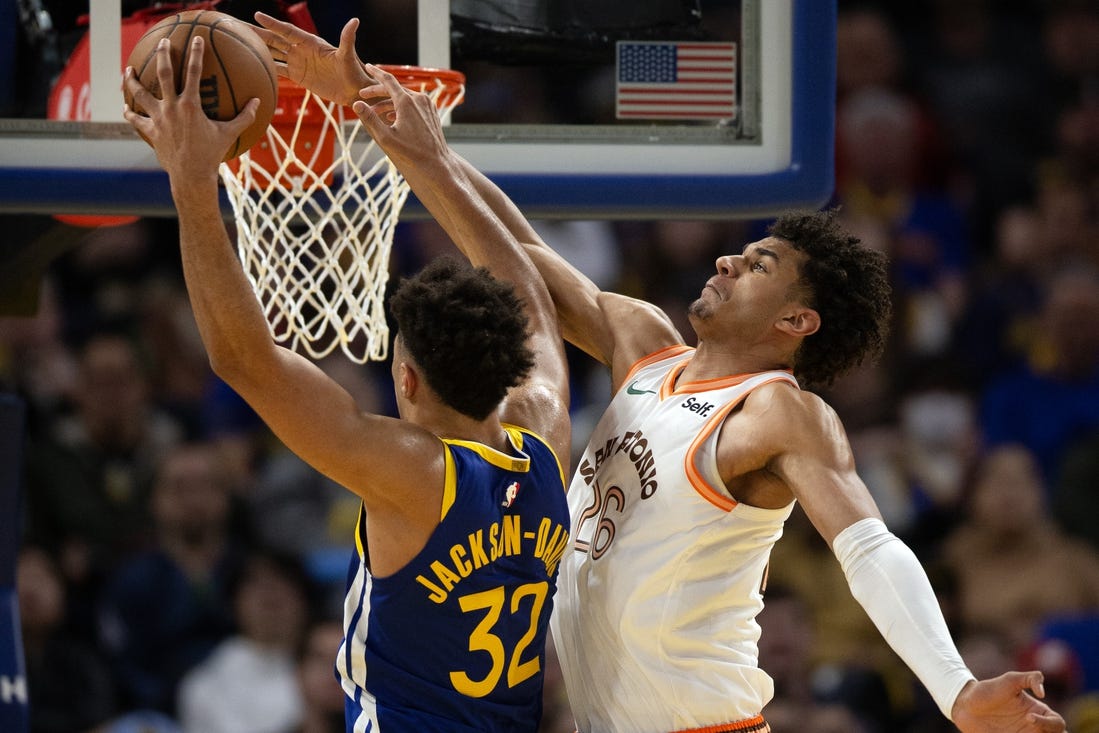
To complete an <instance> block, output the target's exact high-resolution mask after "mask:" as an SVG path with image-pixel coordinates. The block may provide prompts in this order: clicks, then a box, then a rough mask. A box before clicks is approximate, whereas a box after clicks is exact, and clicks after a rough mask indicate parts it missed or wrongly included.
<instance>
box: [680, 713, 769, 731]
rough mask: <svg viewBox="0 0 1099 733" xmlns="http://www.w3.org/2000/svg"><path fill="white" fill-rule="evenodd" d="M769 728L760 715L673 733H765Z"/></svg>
mask: <svg viewBox="0 0 1099 733" xmlns="http://www.w3.org/2000/svg"><path fill="white" fill-rule="evenodd" d="M770 730H771V726H769V725H768V724H767V721H766V720H764V719H763V716H762V715H757V716H756V717H754V718H746V719H745V720H737V721H734V722H732V723H720V724H718V725H707V726H706V727H705V728H687V729H684V730H679V731H675V733H766V732H767V731H770Z"/></svg>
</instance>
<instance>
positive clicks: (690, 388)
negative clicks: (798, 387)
mask: <svg viewBox="0 0 1099 733" xmlns="http://www.w3.org/2000/svg"><path fill="white" fill-rule="evenodd" d="M690 361H691V360H690V359H684V360H683V361H682V362H680V363H679V364H676V365H675V366H674V367H672V368H671V370H670V371H669V372H668V373H667V374H666V375H665V376H664V382H663V383H662V384H661V385H660V399H664V398H666V397H671V396H672V395H673V394H694V393H696V392H706V391H709V390H712V389H725V388H726V387H735V386H736V385H738V384H740V383H741V382H744V381H745V380H748V379H751V378H752V377H754V376H755V375H756V374H758V373H759V372H751V373H748V374H732V375H729V376H726V377H714V378H713V379H700V380H698V381H697V382H684V383H683V384H678V385H677V384H676V381H677V380H678V379H679V375H680V374H682V373H683V370H684V369H686V368H687V364H689V363H690ZM773 371H782V372H785V373H787V374H789V375H791V376H793V374H794V373H793V371H791V370H789V369H775V370H773Z"/></svg>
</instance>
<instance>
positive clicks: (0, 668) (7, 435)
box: [0, 394, 30, 733]
mask: <svg viewBox="0 0 1099 733" xmlns="http://www.w3.org/2000/svg"><path fill="white" fill-rule="evenodd" d="M25 413H26V409H25V407H24V405H23V401H22V400H20V399H19V398H18V397H16V396H15V395H10V394H0V731H3V732H4V733H26V731H27V730H29V728H30V700H29V695H28V694H27V674H26V666H25V664H24V661H23V635H22V631H21V630H20V624H19V599H18V597H17V596H16V594H15V562H16V557H17V555H18V554H19V535H20V531H19V530H20V522H21V519H22V507H21V502H20V496H21V493H20V489H19V486H20V474H21V467H22V465H23V460H22V454H23V424H24V422H23V421H24V417H25Z"/></svg>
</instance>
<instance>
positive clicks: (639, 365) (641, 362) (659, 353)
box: [622, 344, 694, 384]
mask: <svg viewBox="0 0 1099 733" xmlns="http://www.w3.org/2000/svg"><path fill="white" fill-rule="evenodd" d="M685 351H694V348H693V347H691V346H687V345H686V344H672V345H671V346H665V347H664V348H663V349H657V350H656V351H654V352H653V353H651V354H649V355H648V356H643V357H641V358H640V359H638V360H637V361H635V362H634V363H633V366H631V367H630V370H629V371H628V372H626V376H625V377H624V378H623V379H622V384H625V383H626V382H628V381H630V380H631V379H633V377H634V375H635V374H637V372H638V371H640V370H641V369H644V368H645V367H647V366H648V365H649V364H654V363H656V362H658V361H661V360H663V359H667V358H668V357H669V356H676V355H677V354H682V353H683V352H685Z"/></svg>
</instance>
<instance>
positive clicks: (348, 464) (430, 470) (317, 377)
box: [125, 37, 443, 526]
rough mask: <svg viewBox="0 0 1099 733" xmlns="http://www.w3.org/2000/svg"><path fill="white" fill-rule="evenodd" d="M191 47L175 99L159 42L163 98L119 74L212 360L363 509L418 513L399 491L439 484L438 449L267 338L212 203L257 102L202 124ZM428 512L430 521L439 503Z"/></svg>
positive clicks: (197, 66) (198, 56)
mask: <svg viewBox="0 0 1099 733" xmlns="http://www.w3.org/2000/svg"><path fill="white" fill-rule="evenodd" d="M192 43H193V46H192V53H190V54H189V56H188V58H189V62H188V65H187V68H186V69H185V74H184V81H183V90H182V92H180V93H178V94H177V93H176V92H175V91H174V90H175V83H174V82H173V71H172V63H171V58H170V56H169V53H168V44H167V42H165V41H162V42H161V44H160V45H159V46H158V47H157V51H156V54H157V75H158V78H159V82H160V88H161V90H162V93H163V99H157V98H156V97H154V96H153V95H152V94H151V93H150V92H149V91H148V90H146V89H145V88H144V87H142V86H141V84H140V82H138V80H137V79H136V77H135V76H134V73H133V70H132V69H128V70H127V73H126V79H125V84H126V87H127V89H128V90H129V92H130V93H131V94H132V95H133V98H134V99H135V100H136V102H137V104H139V105H140V106H141V107H142V108H143V109H145V110H147V111H148V114H149V116H148V117H145V116H142V115H138V114H136V113H135V112H133V110H130V109H127V110H126V111H125V116H126V120H127V121H128V122H129V123H130V124H131V125H133V127H135V128H136V129H137V130H138V131H140V132H141V133H142V134H143V135H144V137H145V138H146V139H147V140H149V141H150V143H151V144H152V146H153V148H154V150H155V151H156V154H157V158H158V159H159V161H160V163H161V165H162V166H163V167H164V169H165V170H166V171H167V173H168V177H169V181H170V184H171V192H172V197H173V199H174V201H175V204H176V209H177V212H178V214H179V228H180V250H181V256H182V260H183V272H184V277H185V280H186V283H187V291H188V294H189V296H190V299H191V305H192V308H193V310H194V314H195V319H196V321H197V323H198V326H199V330H200V333H201V335H202V340H203V343H204V345H205V346H206V350H207V353H208V355H209V358H210V363H211V365H212V367H213V368H214V370H215V371H216V372H217V374H218V375H219V376H221V377H222V378H223V379H224V380H225V381H226V382H227V383H228V384H229V385H230V386H232V387H233V389H234V390H236V391H237V393H238V394H240V395H241V396H242V397H243V398H244V399H245V400H247V402H248V403H249V404H250V405H251V406H252V407H253V408H254V409H255V410H256V412H257V413H259V415H260V416H261V417H262V418H263V419H264V421H265V422H266V423H267V424H268V425H269V426H270V427H271V429H272V430H273V431H274V432H275V434H276V435H278V436H279V438H281V439H282V441H283V442H284V443H285V444H286V445H287V446H288V447H289V448H290V449H291V450H293V451H294V452H295V453H297V454H298V455H299V456H301V457H302V459H304V460H305V461H307V462H308V463H310V464H311V465H313V466H314V467H315V468H316V469H317V470H319V471H321V472H322V473H324V474H326V475H327V476H329V477H331V478H332V479H334V480H335V481H337V482H339V483H341V484H343V485H344V486H346V487H348V488H349V489H351V490H353V491H355V492H356V493H358V494H360V495H361V496H362V497H363V498H364V500H366V501H367V505H368V507H369V506H371V505H379V503H380V502H384V503H385V504H384V505H385V506H390V505H392V506H393V507H395V509H394V510H395V511H411V510H410V509H405V510H402V509H401V507H402V506H404V507H415V506H423V505H424V504H425V503H426V502H425V500H424V498H423V497H415V496H410V495H408V494H404V493H402V492H403V491H405V490H408V491H415V490H417V488H418V487H426V488H425V489H424V490H427V488H436V489H437V488H439V487H441V486H442V477H443V454H442V449H441V446H440V444H439V442H438V441H437V440H436V439H435V438H434V437H433V436H431V435H430V434H429V433H427V432H426V431H423V430H421V429H419V428H417V427H416V426H414V425H411V424H410V423H407V422H404V421H400V420H394V419H391V418H386V417H382V416H378V415H370V414H365V413H362V412H361V411H360V410H359V409H358V407H357V406H356V405H355V402H354V400H353V399H352V397H351V396H350V395H349V394H348V393H347V392H346V391H345V390H344V389H343V388H342V387H341V386H339V385H338V384H337V383H336V382H335V381H333V380H332V379H330V378H329V377H328V376H327V375H325V374H324V372H322V371H321V370H320V369H319V368H318V367H317V366H316V365H314V364H313V363H312V362H310V361H308V360H307V359H305V358H303V357H302V356H300V355H298V354H296V353H294V352H292V351H290V350H288V349H284V348H282V347H279V346H278V345H276V344H275V343H274V341H273V340H272V339H271V336H270V332H269V330H268V326H267V323H266V320H265V318H264V316H263V313H262V312H261V310H260V307H259V303H258V301H257V300H256V298H255V296H254V294H253V293H252V290H251V287H250V285H249V283H248V281H247V279H246V278H245V276H244V273H243V271H242V269H241V266H240V263H239V261H238V260H237V258H236V254H235V253H234V251H233V247H232V245H231V243H230V241H229V237H228V234H227V232H226V229H225V224H224V221H223V219H222V214H221V211H220V208H219V205H218V172H217V171H218V165H219V163H220V161H221V159H222V158H223V157H224V155H225V151H226V150H228V149H229V145H230V143H231V142H232V141H233V140H234V139H236V137H237V136H238V135H239V134H240V132H241V131H242V130H243V129H245V128H246V127H247V126H248V125H249V124H251V122H252V121H253V120H254V119H255V113H256V107H257V102H258V100H252V101H250V102H249V103H248V105H247V106H246V107H245V109H244V111H243V112H242V113H241V114H240V115H239V116H238V117H237V118H236V119H234V120H231V121H228V122H216V121H213V120H210V119H208V118H207V117H206V116H205V115H204V114H203V112H202V105H201V101H200V99H199V83H198V82H199V74H200V71H201V66H202V58H203V44H204V41H203V39H202V38H201V37H198V38H195V39H194V41H193V42H192ZM433 457H434V458H433ZM434 512H435V514H434V518H435V519H437V516H438V514H437V512H438V508H437V506H436V508H435V510H434ZM425 516H426V517H430V516H431V513H430V512H426V511H425ZM431 526H434V521H432V524H431Z"/></svg>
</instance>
